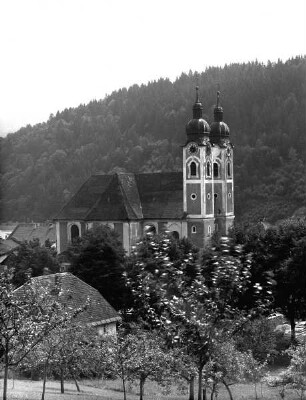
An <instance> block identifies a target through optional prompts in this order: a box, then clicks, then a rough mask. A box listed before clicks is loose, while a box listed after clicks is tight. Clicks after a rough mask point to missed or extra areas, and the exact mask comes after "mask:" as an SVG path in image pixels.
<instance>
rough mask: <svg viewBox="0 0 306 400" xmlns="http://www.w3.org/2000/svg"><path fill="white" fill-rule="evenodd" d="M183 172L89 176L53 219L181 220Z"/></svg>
mask: <svg viewBox="0 0 306 400" xmlns="http://www.w3.org/2000/svg"><path fill="white" fill-rule="evenodd" d="M182 216H183V174H182V172H166V173H150V174H128V173H118V174H113V175H93V176H91V177H90V178H89V179H88V180H87V181H86V182H85V183H84V185H83V186H82V187H81V188H80V190H79V191H78V192H77V193H76V194H75V195H74V196H73V198H72V199H71V200H70V201H69V202H68V203H67V204H66V205H65V206H64V207H63V208H62V210H61V211H60V212H59V214H58V215H57V216H56V217H55V219H56V220H72V219H77V220H85V221H122V220H139V219H143V218H144V219H180V218H182Z"/></svg>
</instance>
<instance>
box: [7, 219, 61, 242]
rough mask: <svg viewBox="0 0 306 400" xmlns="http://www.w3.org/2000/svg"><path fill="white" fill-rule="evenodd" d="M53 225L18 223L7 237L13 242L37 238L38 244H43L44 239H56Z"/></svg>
mask: <svg viewBox="0 0 306 400" xmlns="http://www.w3.org/2000/svg"><path fill="white" fill-rule="evenodd" d="M55 237H56V234H55V226H54V225H53V224H48V223H33V222H32V223H20V224H18V225H17V226H16V228H15V229H14V230H13V232H12V233H11V234H10V235H9V237H8V239H11V240H14V241H15V242H19V243H21V242H23V241H25V240H26V241H28V242H29V241H30V240H33V239H39V241H40V244H42V245H44V244H45V241H46V240H48V239H49V240H50V242H52V243H53V242H55V240H56V238H55Z"/></svg>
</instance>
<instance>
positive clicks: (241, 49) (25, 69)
mask: <svg viewBox="0 0 306 400" xmlns="http://www.w3.org/2000/svg"><path fill="white" fill-rule="evenodd" d="M0 48H1V63H0V134H2V135H3V134H5V133H7V132H9V131H15V130H17V129H18V128H19V127H21V126H25V125H26V124H32V125H34V124H36V123H38V122H44V121H46V120H47V119H48V118H49V115H50V114H51V113H56V112H57V111H58V110H63V109H65V108H69V107H75V106H78V105H79V104H80V103H87V102H89V101H90V100H92V99H101V98H104V96H105V95H106V94H110V93H111V92H112V91H113V90H117V89H119V88H121V87H129V86H131V85H133V84H134V83H138V84H141V83H147V82H148V81H152V80H155V79H158V78H160V77H169V78H170V79H171V80H174V79H175V78H176V77H177V76H179V75H180V74H181V73H182V72H188V71H189V70H190V69H191V70H193V71H195V70H197V71H203V70H205V68H206V67H207V66H211V65H214V66H217V65H220V66H222V65H224V64H226V63H227V64H229V63H233V62H243V61H253V60H255V59H258V60H259V61H263V62H266V61H267V60H271V61H277V59H278V58H280V59H283V60H286V59H288V58H290V57H292V56H296V55H304V54H305V53H306V1H305V0H210V1H209V0H0Z"/></svg>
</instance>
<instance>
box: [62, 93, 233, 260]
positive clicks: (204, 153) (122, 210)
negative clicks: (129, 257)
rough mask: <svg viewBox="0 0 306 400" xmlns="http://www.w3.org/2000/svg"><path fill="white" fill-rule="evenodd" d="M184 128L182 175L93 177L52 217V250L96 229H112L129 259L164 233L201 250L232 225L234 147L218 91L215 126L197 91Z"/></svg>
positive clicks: (152, 174) (97, 175)
mask: <svg viewBox="0 0 306 400" xmlns="http://www.w3.org/2000/svg"><path fill="white" fill-rule="evenodd" d="M192 112H193V117H192V119H191V120H190V121H189V122H188V123H187V125H186V142H185V144H184V145H183V146H182V151H183V165H182V172H165V173H163V172H159V173H144V174H134V173H116V174H109V175H105V174H103V175H102V174H95V175H92V176H91V177H90V178H89V179H88V180H87V181H86V182H85V183H84V184H83V185H82V186H81V188H80V189H79V190H78V191H77V193H76V194H75V195H74V196H73V197H72V198H71V199H70V201H69V202H68V203H67V204H66V205H65V206H64V207H63V208H62V209H61V211H60V212H59V213H58V215H57V216H56V218H55V223H56V239H57V251H58V253H61V252H63V251H65V250H66V249H67V246H68V245H69V243H70V242H71V241H72V240H73V239H74V238H76V237H78V236H82V235H83V234H84V233H85V232H86V230H88V229H91V228H94V227H95V226H97V225H101V224H104V225H108V226H109V227H111V228H112V229H114V230H115V231H116V232H117V233H118V235H119V238H120V240H121V242H122V244H123V247H124V249H125V250H126V252H127V253H128V254H129V253H130V251H131V249H132V247H133V246H134V245H135V244H136V243H137V241H138V240H139V239H141V237H143V236H144V235H145V234H146V233H148V232H150V233H152V234H158V233H162V232H164V231H169V232H171V233H172V235H173V236H174V237H175V238H183V237H187V238H188V239H189V240H190V241H191V242H192V243H194V244H195V245H196V246H197V247H199V248H203V247H204V246H205V244H206V243H208V242H209V240H210V238H211V236H212V234H213V233H214V232H215V231H218V232H220V234H221V235H227V233H228V229H229V227H230V226H231V225H232V223H233V220H234V178H233V145H232V144H231V142H230V130H229V127H228V126H227V124H226V123H225V122H223V108H222V107H221V106H220V92H218V93H217V104H216V106H215V108H214V121H213V122H212V123H211V124H209V123H208V122H207V121H205V120H204V119H203V106H202V103H201V102H200V99H199V89H198V87H197V88H196V100H195V103H194V105H193V109H192Z"/></svg>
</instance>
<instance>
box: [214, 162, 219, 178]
mask: <svg viewBox="0 0 306 400" xmlns="http://www.w3.org/2000/svg"><path fill="white" fill-rule="evenodd" d="M213 168H214V178H219V164H218V163H216V162H214V167H213Z"/></svg>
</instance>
